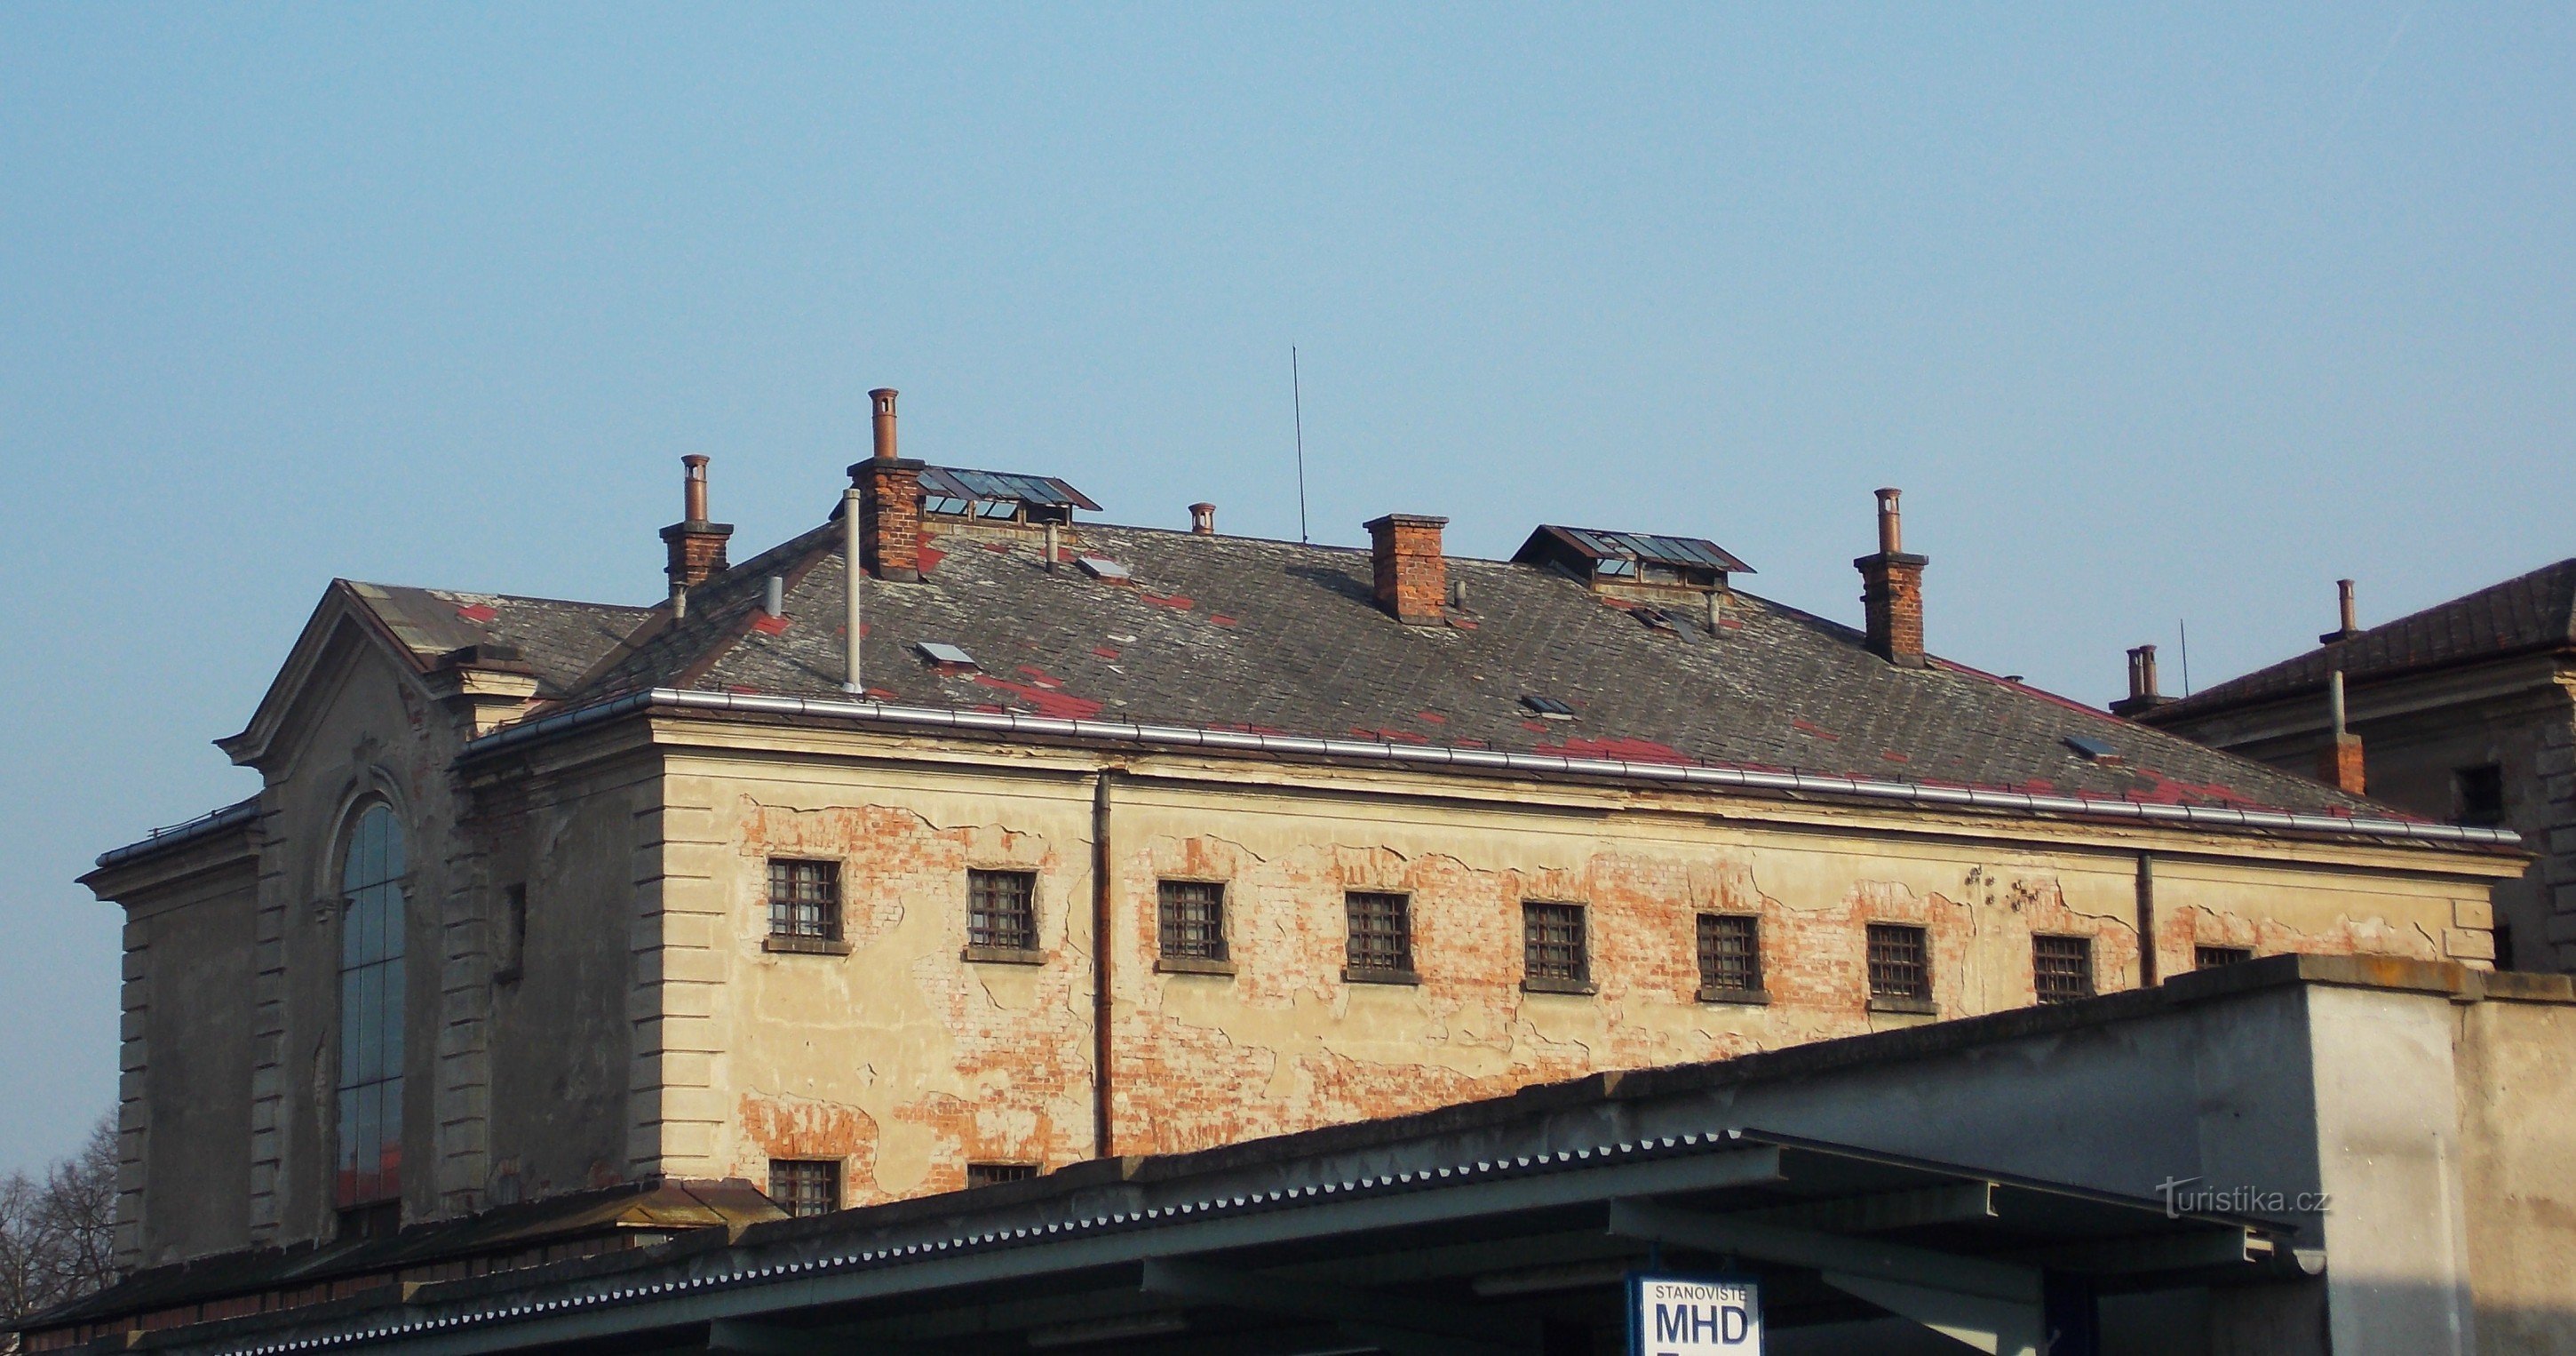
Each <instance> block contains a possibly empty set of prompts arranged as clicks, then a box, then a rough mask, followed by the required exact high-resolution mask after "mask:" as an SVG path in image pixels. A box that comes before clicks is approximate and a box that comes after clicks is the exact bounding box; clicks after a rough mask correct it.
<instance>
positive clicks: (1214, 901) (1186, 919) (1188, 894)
mask: <svg viewBox="0 0 2576 1356" xmlns="http://www.w3.org/2000/svg"><path fill="white" fill-rule="evenodd" d="M1160 894H1161V897H1162V901H1161V902H1162V944H1163V954H1164V955H1165V956H1167V957H1172V958H1176V959H1182V960H1209V961H1221V960H1224V959H1225V958H1226V957H1225V887H1224V886H1223V885H1220V884H1217V883H1216V882H1214V881H1204V880H1167V881H1164V882H1163V883H1162V886H1161V889H1160Z"/></svg>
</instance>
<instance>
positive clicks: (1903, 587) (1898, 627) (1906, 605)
mask: <svg viewBox="0 0 2576 1356" xmlns="http://www.w3.org/2000/svg"><path fill="white" fill-rule="evenodd" d="M1927 563H1929V558H1928V557H1924V556H1908V555H1895V554H1889V553H1885V552H1882V553H1880V554H1878V555H1874V556H1862V557H1861V558H1860V559H1858V560H1855V561H1853V562H1852V564H1853V565H1854V566H1855V567H1857V568H1858V569H1859V570H1860V577H1861V595H1860V600H1861V605H1862V612H1863V615H1864V616H1865V618H1866V623H1867V631H1868V634H1869V642H1868V643H1869V648H1870V649H1871V651H1872V652H1874V653H1876V654H1877V655H1878V657H1879V658H1881V659H1884V660H1886V661H1887V662H1889V663H1891V664H1895V665H1897V666H1899V667H1902V668H1909V669H1919V668H1921V667H1923V567H1924V565H1925V564H1927Z"/></svg>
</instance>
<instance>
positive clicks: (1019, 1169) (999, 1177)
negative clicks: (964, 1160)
mask: <svg viewBox="0 0 2576 1356" xmlns="http://www.w3.org/2000/svg"><path fill="white" fill-rule="evenodd" d="M1037 1175H1038V1165H1037V1164H1035V1163H969V1164H967V1165H966V1185H968V1186H970V1187H979V1186H991V1185H993V1184H994V1183H996V1182H1025V1181H1027V1180H1028V1179H1029V1178H1032V1177H1035V1176H1037Z"/></svg>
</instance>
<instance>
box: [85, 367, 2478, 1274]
mask: <svg viewBox="0 0 2576 1356" xmlns="http://www.w3.org/2000/svg"><path fill="white" fill-rule="evenodd" d="M892 423H893V396H892V393H891V392H886V393H881V395H880V396H879V434H880V445H879V451H880V455H879V456H878V457H876V458H873V459H871V460H869V461H864V462H861V463H860V464H859V465H857V466H855V467H853V468H851V469H852V487H851V489H850V491H849V492H848V494H847V495H846V496H845V498H844V501H843V508H842V510H841V511H840V512H839V514H838V515H836V519H835V520H834V521H829V522H826V523H824V524H823V525H821V526H819V527H817V528H816V529H814V530H813V531H811V532H808V533H806V534H803V535H801V536H799V537H797V538H795V539H793V540H790V541H788V542H786V543H784V544H782V545H780V546H778V547H776V548H774V549H772V550H769V551H767V552H764V553H762V554H760V555H758V556H756V557H754V558H752V559H749V560H746V561H743V562H741V563H739V564H734V563H731V562H729V560H728V559H727V549H726V548H727V541H726V539H727V538H728V537H729V536H730V532H731V529H730V528H728V527H725V526H723V525H721V524H715V523H712V522H710V521H708V520H707V517H706V513H707V509H706V498H705V479H704V473H705V468H704V465H703V463H702V462H697V463H693V464H692V465H691V467H690V479H689V486H690V490H689V496H688V499H687V501H686V511H685V514H684V517H683V520H682V521H681V522H679V523H676V524H674V525H673V526H672V527H671V528H669V529H666V530H665V532H664V534H663V535H664V539H665V541H666V543H667V544H668V549H669V564H670V577H671V582H672V591H671V596H670V598H669V599H668V600H667V601H665V602H664V603H662V604H660V605H658V606H656V607H653V608H649V609H645V608H624V607H615V606H607V605H593V604H578V603H565V602H558V601H550V600H543V599H532V598H520V597H503V596H492V595H474V594H461V593H453V592H440V591H432V590H422V589H408V588H392V587H382V586H376V585H367V584H357V583H351V582H347V581H342V582H339V583H335V584H334V585H332V586H331V588H330V589H329V590H328V591H327V593H326V594H325V597H324V599H323V601H322V603H321V605H320V607H319V608H318V609H317V610H316V612H315V614H314V616H313V618H312V620H311V622H310V623H309V624H308V625H307V627H306V629H305V631H304V633H303V635H302V637H301V638H300V640H299V641H298V643H297V645H296V647H295V650H294V652H293V654H292V655H291V656H290V657H289V660H288V662H287V664H286V666H285V667H284V669H283V670H282V672H281V674H280V676H279V678H278V680H277V682H276V684H275V685H274V687H273V688H272V689H271V691H270V692H269V694H268V696H267V697H266V699H265V700H264V701H263V702H262V704H261V706H260V708H259V710H258V712H257V713H256V714H255V715H254V717H253V719H252V720H251V722H250V724H249V725H248V727H247V728H246V729H245V730H244V731H243V732H242V733H241V734H239V735H236V736H233V737H231V738H229V739H227V740H224V741H222V743H223V746H224V747H225V748H226V750H227V751H228V752H230V753H231V754H232V756H233V757H234V758H235V759H237V760H238V761H240V762H242V763H243V764H245V765H247V766H250V767H252V768H255V769H257V770H258V771H259V772H260V774H261V776H262V789H261V791H260V793H259V794H258V795H257V796H255V797H253V798H252V799H250V800H248V801H245V802H243V803H242V804H241V805H238V806H235V807H230V808H228V809H226V810H224V811H220V812H217V813H216V814H215V815H212V816H210V817H208V818H207V819H205V820H203V821H200V822H198V823H197V824H194V825H189V826H182V827H181V828H180V829H178V830H174V831H170V832H166V833H164V834H161V835H158V836H156V837H155V838H154V839H153V840H150V841H147V842H144V843H140V844H136V845H133V846H131V847H127V848H120V849H118V850H116V851H114V852H111V853H109V854H107V855H106V856H105V857H103V858H102V859H101V865H100V868H99V870H98V871H97V872H95V873H93V874H92V875H91V876H90V877H88V878H87V879H88V881H89V882H90V883H91V884H92V885H93V887H94V888H95V889H96V890H97V891H98V892H99V893H100V895H101V896H102V897H104V898H108V899H112V900H115V901H117V902H118V903H120V904H121V905H123V906H124V907H125V908H126V910H127V913H128V920H129V921H128V928H127V935H126V944H127V970H126V976H127V983H126V999H125V1006H126V1024H125V1047H124V1056H123V1059H124V1068H125V1083H124V1093H123V1097H124V1101H123V1110H122V1113H121V1125H122V1129H123V1132H124V1137H125V1146H126V1152H125V1159H126V1161H125V1165H124V1171H123V1177H122V1179H121V1187H122V1190H123V1192H124V1195H123V1198H122V1201H121V1213H120V1221H121V1224H120V1227H121V1230H122V1233H121V1245H122V1248H123V1250H124V1255H125V1257H126V1258H127V1259H128V1260H129V1261H130V1262H131V1263H133V1264H137V1265H146V1266H148V1265H156V1264H162V1263H169V1262H174V1261H180V1260H184V1259H187V1258H192V1257H203V1256H207V1255H210V1254H215V1253H222V1252H227V1251H231V1250H238V1249H243V1248H250V1247H265V1246H285V1245H292V1244H298V1243H304V1242H309V1241H316V1240H328V1239H332V1238H335V1237H336V1238H344V1239H345V1238H350V1237H354V1236H360V1235H365V1234H369V1233H380V1232H383V1231H386V1230H389V1229H391V1228H393V1227H395V1226H396V1225H398V1224H402V1223H406V1222H419V1221H429V1220H436V1219H443V1218H453V1217H457V1216H461V1215H467V1214H472V1213H474V1212H477V1211H482V1210H486V1209H489V1208H491V1207H494V1206H499V1205H506V1204H509V1203H512V1202H518V1201H528V1200H537V1199H542V1198H547V1197H552V1196H556V1195H560V1194H562V1193H566V1192H571V1191H576V1190H579V1189H584V1188H592V1187H606V1186H610V1185H613V1184H618V1183H629V1182H638V1181H648V1180H657V1179H658V1180H673V1181H678V1180H696V1179H720V1178H748V1179H750V1180H752V1181H754V1182H756V1183H760V1184H762V1185H763V1186H765V1187H767V1188H768V1189H769V1190H770V1192H771V1194H772V1195H774V1196H776V1197H778V1198H779V1199H780V1200H781V1203H782V1204H786V1205H789V1206H792V1207H794V1208H796V1209H798V1210H799V1211H800V1212H801V1211H809V1210H821V1209H830V1208H836V1207H839V1206H843V1205H856V1204H864V1203H869V1202H876V1201H884V1200H890V1199H895V1198H901V1197H907V1196H913V1195H918V1194H922V1193H927V1192H935V1191H942V1190H947V1189H951V1188H955V1187H958V1186H961V1185H966V1184H969V1183H973V1182H981V1181H992V1180H1005V1179H1008V1178H1010V1177H1014V1176H1019V1175H1024V1174H1027V1173H1030V1172H1036V1171H1045V1170H1051V1169H1054V1168H1057V1167H1060V1166H1063V1165H1064V1164H1066V1163H1068V1162H1071V1161H1074V1160H1079V1159H1085V1158H1092V1157H1099V1156H1108V1155H1114V1154H1134V1153H1154V1152H1174V1151H1185V1150H1192V1149H1198V1148H1204V1147H1207V1146H1211V1145H1217V1144H1223V1143H1229V1142H1233V1141H1238V1140H1242V1139H1246V1138H1251V1137H1256V1136H1261V1135H1267V1134H1274V1133H1280V1132H1285V1131H1293V1130H1300V1129H1306V1128H1311V1127H1316V1126H1321V1125H1328V1124H1334V1123H1340V1122H1347V1121H1354V1120H1361V1119H1368V1118H1374V1117H1382V1116H1388V1115H1395V1114H1402V1113H1406V1112H1412V1111H1418V1110H1422V1109H1425V1108H1429V1107H1433V1106H1439V1105H1445V1104H1449V1103H1454V1102H1460V1101H1465V1100H1469V1099H1473V1098H1477V1097H1483V1096H1490V1095H1493V1094H1496V1093H1500V1092H1506V1091H1509V1090H1511V1089H1514V1088H1517V1087H1521V1086H1525V1085H1529V1084H1532V1083H1538V1082H1544V1081H1550V1080H1557V1079H1563V1078H1566V1077H1571V1076H1575V1075H1579V1074H1583V1073H1586V1072H1590V1071H1595V1070H1602V1069H1617V1068H1630V1067H1638V1066H1644V1065H1655V1064H1670V1063H1677V1062H1685V1061H1694V1060H1705V1059H1710V1058H1715V1057H1723V1056H1728V1055H1734V1054H1740V1053H1745V1052H1750V1051H1756V1050H1766V1049H1774V1048H1780V1047H1785V1046H1792V1045H1798V1044H1802V1043H1806V1042H1811V1041H1815V1040H1818V1039H1821V1038H1827V1037H1837V1036H1846V1035H1853V1034H1858V1033H1864V1032H1869V1031H1873V1030H1879V1029H1886V1028H1891V1027H1898V1026H1904V1025H1909V1024H1919V1023H1923V1022H1928V1021H1933V1020H1938V1019H1940V1018H1945V1017H1958V1016H1966V1015H1973V1014H1979V1013H1988V1012H1994V1011H1998V1010H2002V1009H2011V1008H2018V1007H2023V1006H2027V1005H2030V1004H2032V1003H2034V1002H2040V1001H2053V1000H2058V999H2073V998H2080V997H2083V996H2086V995H2090V994H2092V993H2095V992H2101V991H2109V990H2116V989H2124V988H2133V987H2139V986H2142V985H2148V984H2152V983H2154V982H2155V981H2157V980H2158V979H2159V978H2161V977H2164V976H2169V975H2172V974H2175V973H2178V972H2181V971H2186V970H2190V969H2193V968H2195V967H2200V966H2206V965H2212V964H2218V963H2224V962H2227V961H2232V960H2235V959H2239V958H2242V957H2245V956H2251V955H2258V954H2275V953H2283V952H2305V953H2320V954H2359V955H2386V956H2402V957H2409V958H2414V959H2420V960H2426V961H2444V960H2447V961H2456V962H2460V963H2464V964H2468V965H2471V966H2478V965H2483V964H2484V963H2485V962H2486V959H2487V957H2488V956H2489V954H2490V951H2491V945H2490V941H2489V932H2488V928H2489V922H2490V917H2489V913H2488V892H2489V889H2490V887H2491V885H2492V884H2493V883H2494V882H2496V881H2498V880H2503V879H2509V878H2511V877H2513V876H2515V875H2517V874H2519V872H2520V871H2521V870H2522V867H2523V865H2524V859H2523V857H2522V856H2521V855H2520V854H2519V853H2517V852H2516V851H2514V850H2513V849H2512V847H2511V843H2512V836H2511V835H2510V834H2509V833H2503V832H2499V831H2495V830H2490V829H2483V828H2474V827H2471V828H2462V827H2458V826H2454V825H2448V824H2438V823H2429V822H2424V821H2420V820H2415V819H2410V818H2407V817H2405V816H2402V815H2397V814H2394V813H2392V812H2390V811H2388V810H2387V809H2385V808H2384V807H2382V806H2378V805H2375V804H2373V803H2371V802H2369V801H2365V800H2362V799H2359V798H2357V797H2353V796H2350V795H2345V794H2342V793H2339V792H2337V791H2334V790H2332V789H2330V788H2327V787H2324V786H2321V785H2319V784H2318V783H2316V782H2314V781H2311V780H2309V779H2307V778H2305V777H2299V776H2292V775H2288V774H2285V773H2282V772H2279V771H2276V770H2274V769H2272V768H2269V767H2265V766H2263V765H2261V764H2259V763H2254V762H2250V761H2246V760H2243V759H2239V758H2235V757H2233V756H2230V755H2227V754H2224V753H2219V752H2214V751H2212V750H2209V749H2206V748H2203V747H2201V746H2199V745H2196V744H2193V743H2190V742H2188V741H2185V740H2181V739H2178V738H2175V737H2172V736H2169V735H2165V734H2162V733H2160V732H2157V731H2154V730H2151V729H2147V728H2144V727H2141V726H2138V725H2135V724H2132V723H2129V722H2126V721H2121V720H2117V719H2114V718H2112V717H2110V716H2108V715H2106V714H2104V713H2102V712H2098V711H2093V710H2090V709H2088V708H2084V707H2081V706H2079V705H2076V704H2074V703H2071V702H2067V701H2064V700H2062V699H2059V698H2055V697H2052V696H2049V695H2048V694H2045V693H2041V692H2037V691H2034V690H2032V689H2029V688H2026V687H2023V686H2021V685H2019V684H2017V683H2013V682H2010V681H2008V680H2003V679H1999V678H1995V677H1992V676H1989V675H1986V674H1983V673H1979V672H1977V671H1975V670H1972V669H1968V668H1966V667H1964V666H1960V665H1957V664H1952V663H1949V662H1947V661H1944V660H1941V659H1939V658H1938V657H1937V656H1934V655H1932V654H1930V653H1928V652H1927V651H1926V649H1925V646H1924V636H1923V617H1924V612H1925V608H1924V598H1923V585H1922V580H1923V573H1924V563H1925V562H1924V558H1923V557H1920V556H1912V555H1907V554H1905V553H1904V552H1903V550H1902V543H1901V542H1900V541H1899V539H1898V520H1897V518H1896V514H1895V496H1894V492H1893V491H1887V492H1882V510H1883V516H1882V523H1881V539H1880V543H1879V545H1880V550H1879V551H1878V552H1877V553H1876V554H1874V555H1870V556H1864V557H1862V558H1861V560H1860V561H1859V562H1857V564H1858V566H1859V568H1860V570H1861V572H1862V574H1863V576H1864V581H1865V583H1866V585H1867V588H1868V595H1869V597H1868V603H1867V607H1868V617H1867V621H1868V624H1867V625H1866V626H1865V627H1863V628H1861V629H1858V630H1855V629H1853V628H1849V627H1845V626H1841V625H1837V624H1835V623H1831V622H1827V621H1824V620H1822V619H1819V618H1816V617H1813V616H1810V615H1807V614H1804V613H1801V612H1798V611H1795V610H1794V609H1789V608H1786V607H1782V606H1780V605H1777V604H1774V603H1771V602H1768V601H1765V600H1762V599H1759V598H1756V597H1753V596H1751V595H1749V594H1746V593H1743V592H1741V591H1739V590H1737V589H1736V588H1734V587H1733V584H1732V582H1731V578H1730V576H1732V575H1735V574H1740V573H1742V572H1744V569H1745V567H1744V566H1743V565H1742V563H1741V562H1739V561H1736V560H1735V559H1734V558H1733V557H1731V556H1729V555H1727V554H1726V553H1725V552H1723V551H1722V550H1719V549H1718V548H1716V547H1715V546H1714V545H1712V544H1710V543H1707V542H1702V541H1697V540H1694V539H1677V538H1667V537H1648V536H1641V535H1635V534H1621V533H1601V532H1591V531H1585V530H1579V529H1570V528H1560V527H1548V528H1542V529H1540V530H1539V531H1537V532H1535V533H1533V535H1532V537H1531V539H1530V542H1529V545H1527V546H1526V547H1524V548H1523V550H1522V551H1521V552H1520V553H1518V555H1517V556H1516V557H1515V559H1513V560H1511V561H1487V560H1469V559H1462V558H1457V557H1452V556H1448V555H1446V554H1445V553H1444V552H1443V551H1442V549H1441V546H1440V528H1441V520H1439V519H1436V518H1428V517H1419V516H1413V515H1390V516H1389V517H1387V518H1382V519H1379V520H1377V521H1376V522H1373V523H1372V524H1370V529H1371V532H1372V536H1373V538H1374V543H1375V544H1374V547H1373V549H1372V550H1370V551H1365V552H1363V551H1357V550H1344V549H1336V548H1326V547H1314V546H1306V545H1299V544H1292V543H1281V542H1270V541H1256V540H1249V539H1242V538H1233V537H1226V536H1221V535H1218V534H1216V533H1215V531H1214V530H1213V523H1212V522H1210V521H1207V520H1208V519H1209V518H1211V517H1212V514H1211V513H1201V514H1199V515H1197V516H1199V517H1200V518H1201V520H1202V524H1201V525H1202V527H1203V529H1204V530H1200V531H1193V532H1187V533H1183V532H1164V531H1152V530H1145V529H1137V528H1125V527H1113V526H1107V525H1101V524H1095V523H1090V522H1080V523H1077V522H1075V521H1074V513H1075V510H1077V509H1084V508H1089V507H1091V505H1090V503H1089V501H1088V500H1085V499H1083V498H1081V496H1080V495H1079V494H1078V493H1077V492H1074V491H1072V490H1071V488H1070V487H1068V486H1065V485H1064V484H1063V483H1062V482H1060V481H1051V480H1046V479H1043V478H1040V477H1027V476H997V475H988V474H985V473H980V472H966V471H955V470H950V469H946V468H940V467H929V466H924V465H922V464H921V463H919V462H913V461H908V460H904V459H900V458H897V457H895V456H894V455H893V451H894V448H893V438H892ZM853 560H855V561H856V562H857V563H858V565H859V566H860V568H859V569H856V570H854V569H852V568H851V563H852V561H853ZM853 636H855V637H857V638H858V643H857V644H856V645H855V646H853V645H852V644H851V638H852V637H853Z"/></svg>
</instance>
